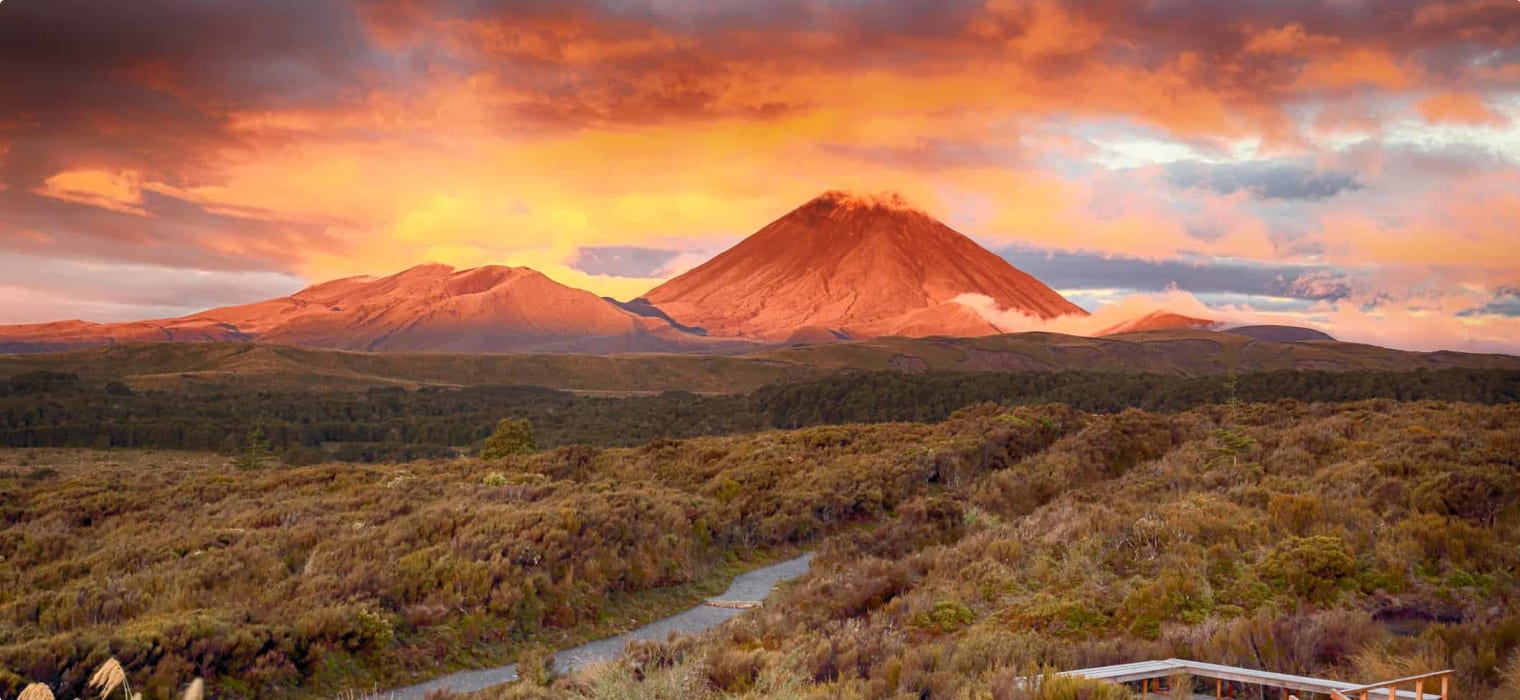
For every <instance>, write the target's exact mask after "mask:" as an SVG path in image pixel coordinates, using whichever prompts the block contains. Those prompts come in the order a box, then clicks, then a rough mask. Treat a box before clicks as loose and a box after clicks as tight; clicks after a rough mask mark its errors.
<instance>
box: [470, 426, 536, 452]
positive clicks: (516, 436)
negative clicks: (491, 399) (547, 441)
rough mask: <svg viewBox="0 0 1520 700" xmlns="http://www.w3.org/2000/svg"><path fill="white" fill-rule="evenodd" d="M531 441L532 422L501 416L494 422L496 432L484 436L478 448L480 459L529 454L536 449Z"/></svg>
mask: <svg viewBox="0 0 1520 700" xmlns="http://www.w3.org/2000/svg"><path fill="white" fill-rule="evenodd" d="M537 449H538V446H537V445H536V444H535V443H534V442H533V424H532V423H529V422H528V420H527V419H518V420H514V419H511V418H503V419H502V420H501V421H500V422H498V423H497V424H496V432H494V433H491V436H490V437H488V438H486V442H485V445H484V446H482V447H481V448H480V458H481V459H502V458H505V457H511V456H513V455H524V454H530V453H532V452H533V451H535V450H537Z"/></svg>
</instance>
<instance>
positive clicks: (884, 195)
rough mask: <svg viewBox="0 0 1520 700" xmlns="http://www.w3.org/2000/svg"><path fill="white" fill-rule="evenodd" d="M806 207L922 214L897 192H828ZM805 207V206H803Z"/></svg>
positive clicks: (814, 199) (815, 198)
mask: <svg viewBox="0 0 1520 700" xmlns="http://www.w3.org/2000/svg"><path fill="white" fill-rule="evenodd" d="M808 205H822V206H828V207H830V208H832V209H835V210H842V211H860V210H868V209H881V210H885V211H898V212H911V213H914V214H923V213H924V212H923V211H922V210H920V209H918V208H917V207H915V206H913V205H912V204H909V203H908V200H907V199H906V198H905V197H903V196H902V195H901V194H898V193H897V192H886V191H883V192H877V193H874V194H862V193H858V192H846V191H844V190H829V191H827V192H824V193H823V194H821V195H818V196H817V197H814V198H813V200H812V201H811V202H808ZM804 206H807V205H804Z"/></svg>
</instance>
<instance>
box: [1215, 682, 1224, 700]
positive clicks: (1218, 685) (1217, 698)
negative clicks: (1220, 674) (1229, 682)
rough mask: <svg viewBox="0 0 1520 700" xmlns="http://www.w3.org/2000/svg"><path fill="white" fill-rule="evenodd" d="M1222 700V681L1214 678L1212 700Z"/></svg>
mask: <svg viewBox="0 0 1520 700" xmlns="http://www.w3.org/2000/svg"><path fill="white" fill-rule="evenodd" d="M1223 698H1224V680H1223V679H1221V678H1215V679H1214V700H1222V699H1223Z"/></svg>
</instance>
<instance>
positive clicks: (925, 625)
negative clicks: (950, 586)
mask: <svg viewBox="0 0 1520 700" xmlns="http://www.w3.org/2000/svg"><path fill="white" fill-rule="evenodd" d="M975 620H976V614H975V613H973V612H971V608H968V607H966V606H965V605H962V604H960V603H958V602H956V601H953V600H938V601H935V602H934V606H933V607H931V608H930V609H928V610H925V611H923V612H920V613H918V614H917V615H914V616H913V626H914V627H917V628H919V629H923V630H929V631H933V632H946V633H948V632H955V631H958V630H960V629H962V628H964V627H966V626H967V625H970V624H971V623H972V622H973V621H975Z"/></svg>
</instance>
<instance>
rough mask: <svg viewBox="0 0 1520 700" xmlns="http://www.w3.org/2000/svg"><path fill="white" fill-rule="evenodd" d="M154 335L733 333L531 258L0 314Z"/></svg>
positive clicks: (433, 343) (483, 348) (65, 343)
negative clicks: (200, 298)
mask: <svg viewBox="0 0 1520 700" xmlns="http://www.w3.org/2000/svg"><path fill="white" fill-rule="evenodd" d="M154 341H199V342H207V341H229V342H249V341H253V342H259V343H272V344H280V345H304V346H309V347H323V348H334V349H339V350H369V351H396V352H406V351H419V352H420V351H438V352H577V353H617V352H661V351H681V350H693V349H699V348H700V349H705V350H713V351H721V350H723V349H724V347H725V346H732V345H734V341H727V342H726V343H725V342H717V341H711V340H707V339H704V338H701V337H699V336H697V335H693V334H691V333H687V332H685V331H684V330H683V329H680V328H676V327H673V326H672V325H671V324H670V323H669V322H667V321H665V320H663V319H660V318H654V317H648V316H644V315H641V314H638V313H634V312H631V311H629V310H627V309H624V308H622V307H620V306H619V305H617V304H614V303H612V302H609V301H608V300H606V299H603V298H601V297H598V296H596V295H594V294H591V293H590V292H586V291H582V290H579V289H575V288H572V287H567V286H565V285H562V284H560V283H558V282H555V281H554V280H551V279H549V278H548V277H545V276H544V275H542V274H540V273H538V272H536V271H534V270H531V269H528V268H525V267H503V266H500V265H487V266H485V267H477V268H471V269H467V270H456V269H454V268H452V267H449V266H447V265H437V264H429V265H418V266H416V267H413V268H410V269H407V270H404V271H402V272H398V273H396V274H394V275H389V276H385V277H348V278H344V279H338V280H332V281H330V282H324V283H322V284H318V285H313V286H311V287H308V288H306V289H303V290H301V291H299V292H296V293H295V294H292V295H290V296H288V297H279V298H276V299H269V300H266V301H261V302H256V303H253V304H245V305H242V306H228V307H223V308H217V309H209V310H206V311H202V312H199V313H195V314H191V315H189V316H184V317H180V318H172V319H159V320H150V321H134V322H128V323H87V322H84V321H62V322H55V323H43V324H32V325H21V326H0V352H13V353H21V352H54V351H59V350H70V349H78V348H85V347H93V346H98V345H113V344H124V343H136V342H154ZM740 345H743V344H742V343H740Z"/></svg>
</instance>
